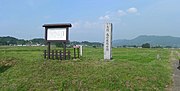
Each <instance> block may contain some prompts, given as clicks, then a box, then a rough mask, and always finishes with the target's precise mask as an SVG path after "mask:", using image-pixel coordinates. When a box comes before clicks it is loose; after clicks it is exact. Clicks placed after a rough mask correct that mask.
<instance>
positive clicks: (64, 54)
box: [63, 42, 66, 60]
mask: <svg viewBox="0 0 180 91" xmlns="http://www.w3.org/2000/svg"><path fill="white" fill-rule="evenodd" d="M63 57H64V60H66V42H64V51H63Z"/></svg>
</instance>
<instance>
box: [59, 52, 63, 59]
mask: <svg viewBox="0 0 180 91" xmlns="http://www.w3.org/2000/svg"><path fill="white" fill-rule="evenodd" d="M59 59H60V60H62V51H61V50H60V51H59Z"/></svg>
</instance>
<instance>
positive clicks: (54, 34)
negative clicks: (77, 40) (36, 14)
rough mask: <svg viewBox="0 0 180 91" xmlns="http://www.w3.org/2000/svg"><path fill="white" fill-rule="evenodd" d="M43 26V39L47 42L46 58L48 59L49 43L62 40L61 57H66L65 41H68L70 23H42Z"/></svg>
mask: <svg viewBox="0 0 180 91" xmlns="http://www.w3.org/2000/svg"><path fill="white" fill-rule="evenodd" d="M43 27H45V40H46V42H47V43H48V51H47V53H48V59H50V43H51V42H63V43H64V50H63V55H64V56H63V57H64V59H66V42H68V41H69V27H72V25H71V24H44V25H43Z"/></svg>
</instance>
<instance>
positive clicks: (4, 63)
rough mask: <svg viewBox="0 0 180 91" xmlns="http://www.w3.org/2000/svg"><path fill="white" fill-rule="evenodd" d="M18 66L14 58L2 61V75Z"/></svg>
mask: <svg viewBox="0 0 180 91" xmlns="http://www.w3.org/2000/svg"><path fill="white" fill-rule="evenodd" d="M15 64H16V61H15V60H14V59H13V58H6V59H0V73H3V72H5V71H6V70H8V69H9V68H11V67H12V66H14V65H15Z"/></svg>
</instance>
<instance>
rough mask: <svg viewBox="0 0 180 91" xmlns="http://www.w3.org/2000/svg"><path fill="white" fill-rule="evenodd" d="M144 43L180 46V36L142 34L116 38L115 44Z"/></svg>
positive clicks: (138, 44) (139, 44)
mask: <svg viewBox="0 0 180 91" xmlns="http://www.w3.org/2000/svg"><path fill="white" fill-rule="evenodd" d="M144 43H150V44H151V46H162V47H166V46H172V47H180V37H171V36H147V35H141V36H138V37H136V38H134V39H132V40H121V39H120V40H114V41H113V46H123V45H137V46H141V45H142V44H144Z"/></svg>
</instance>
